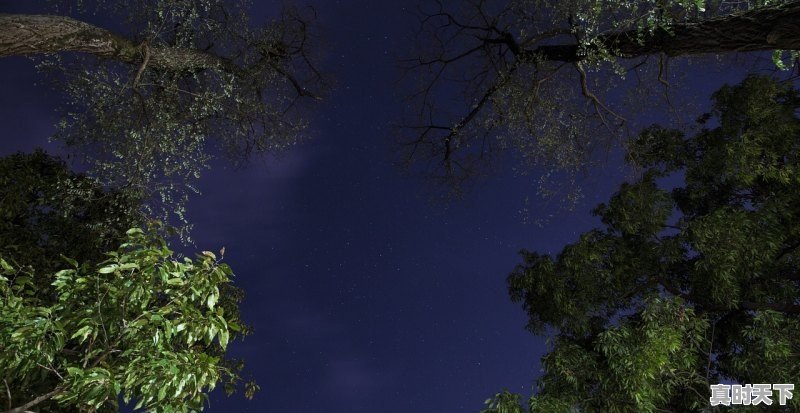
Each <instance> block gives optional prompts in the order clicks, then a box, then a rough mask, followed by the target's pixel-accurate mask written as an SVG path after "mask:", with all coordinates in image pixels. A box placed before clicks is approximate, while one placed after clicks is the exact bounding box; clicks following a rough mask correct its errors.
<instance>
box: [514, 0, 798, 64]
mask: <svg viewBox="0 0 800 413" xmlns="http://www.w3.org/2000/svg"><path fill="white" fill-rule="evenodd" d="M671 29H672V30H671V32H667V31H666V30H663V29H659V30H656V31H655V32H654V33H653V34H650V35H647V34H645V35H644V36H643V38H642V39H641V42H640V41H638V40H637V38H639V32H638V31H625V32H621V33H609V34H606V35H602V36H599V38H598V39H599V41H600V43H602V44H603V45H604V46H605V47H606V48H607V49H608V50H609V51H610V52H611V53H612V54H613V55H614V56H617V57H622V58H629V57H637V56H645V55H650V54H658V53H664V54H666V55H668V56H681V55H697V54H707V53H728V52H752V51H760V50H776V49H782V50H800V1H792V2H789V3H785V4H781V5H777V6H770V7H762V8H758V9H754V10H749V11H747V12H744V13H741V14H736V15H730V16H725V17H719V18H715V19H710V20H706V21H702V22H698V23H686V24H676V25H674V26H672V27H671ZM522 53H523V54H524V55H527V56H537V57H540V58H543V59H545V60H551V61H561V62H578V61H580V60H582V59H583V58H584V57H585V56H582V55H580V54H579V49H578V46H577V45H574V44H571V45H544V46H539V47H537V48H535V49H533V50H526V51H523V52H522Z"/></svg>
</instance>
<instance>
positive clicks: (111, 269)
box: [97, 264, 118, 274]
mask: <svg viewBox="0 0 800 413" xmlns="http://www.w3.org/2000/svg"><path fill="white" fill-rule="evenodd" d="M117 268H118V266H117V264H112V265H109V266H107V267H103V268H100V269H99V270H97V272H99V273H100V274H111V273H112V272H114V271H116V270H117Z"/></svg>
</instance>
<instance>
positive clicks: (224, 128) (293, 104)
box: [0, 0, 323, 218]
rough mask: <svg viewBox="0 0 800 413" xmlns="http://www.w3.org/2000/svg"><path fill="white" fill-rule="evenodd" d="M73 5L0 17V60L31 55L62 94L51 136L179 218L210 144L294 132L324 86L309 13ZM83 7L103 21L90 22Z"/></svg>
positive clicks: (242, 152)
mask: <svg viewBox="0 0 800 413" xmlns="http://www.w3.org/2000/svg"><path fill="white" fill-rule="evenodd" d="M56 4H58V2H56ZM77 4H79V6H77V7H73V6H62V7H56V9H55V11H56V13H58V14H53V15H18V14H0V57H4V56H12V55H30V56H38V57H39V58H40V59H41V60H40V67H41V68H43V69H44V70H47V71H50V72H52V74H53V78H54V79H56V80H57V81H58V82H60V83H59V84H60V88H61V90H62V91H63V93H64V95H65V96H66V99H65V102H64V105H63V108H62V114H63V118H62V120H61V122H60V123H59V124H58V125H57V126H58V127H57V133H56V138H57V139H59V140H60V141H62V142H64V143H66V144H67V145H68V146H70V147H73V148H77V149H79V151H78V153H80V154H81V155H82V156H84V157H85V158H86V159H87V160H89V161H90V164H91V165H93V169H92V174H93V175H94V176H96V177H98V178H101V179H102V181H103V182H104V183H105V184H112V185H115V186H128V187H131V188H133V189H136V190H138V191H140V192H142V193H143V194H145V195H148V196H149V195H151V194H157V195H158V196H156V197H154V199H152V200H150V199H149V198H148V203H147V204H146V205H148V206H151V207H152V206H154V205H155V206H156V208H154V210H155V211H156V212H158V213H161V214H163V213H164V212H169V213H174V214H177V215H178V217H181V218H182V217H183V215H182V214H183V209H182V206H183V203H184V201H185V198H186V196H187V194H188V193H189V192H188V191H190V190H191V188H193V186H192V183H193V182H194V180H195V179H196V178H197V177H199V174H200V172H201V171H202V170H203V169H204V168H206V167H207V166H208V162H209V159H210V158H211V156H212V153H214V152H213V151H212V149H214V148H216V149H222V150H224V151H226V152H227V153H228V154H230V155H232V157H233V159H246V157H247V156H249V155H250V154H252V153H275V152H279V151H282V150H284V149H286V148H289V147H291V146H293V145H295V144H296V143H297V142H299V141H300V140H301V139H302V138H303V136H304V130H305V127H306V122H305V116H304V115H305V113H306V109H308V108H309V107H308V105H307V104H306V103H305V102H306V101H310V100H313V99H318V98H319V96H320V93H321V90H322V89H323V77H322V75H321V73H320V72H319V71H318V70H317V69H316V67H315V66H314V64H313V63H312V62H313V56H312V55H311V54H310V51H309V49H310V45H311V44H312V42H313V36H312V34H311V33H312V31H311V29H310V27H311V26H310V22H311V20H312V19H313V12H308V13H306V12H301V11H298V10H296V9H290V8H287V9H285V10H284V11H283V12H282V13H281V14H280V15H279V16H278V17H277V18H274V19H273V20H272V21H271V22H270V23H268V24H265V25H263V26H260V27H256V26H255V25H253V24H252V23H251V19H250V17H249V15H248V13H247V10H246V9H245V8H244V5H243V3H238V2H236V3H234V2H227V1H223V0H201V1H190V2H184V1H172V0H156V1H149V0H125V1H114V2H110V1H102V0H98V1H92V2H79V3H77ZM92 10H96V14H97V15H99V16H102V17H103V18H104V20H106V21H113V22H114V26H113V29H111V28H103V27H99V26H97V25H94V24H92V23H90V21H91V20H93V17H94V16H93V14H92V13H90V12H89V11H92ZM187 185H188V187H187ZM151 201H152V202H151Z"/></svg>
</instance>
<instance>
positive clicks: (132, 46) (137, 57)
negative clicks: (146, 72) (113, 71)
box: [0, 14, 240, 73]
mask: <svg viewBox="0 0 800 413" xmlns="http://www.w3.org/2000/svg"><path fill="white" fill-rule="evenodd" d="M143 46H146V47H148V52H149V59H148V63H147V64H148V65H149V66H150V67H154V68H160V69H165V70H172V71H192V70H202V69H211V68H218V69H223V70H226V71H229V72H234V73H235V72H238V71H239V70H240V68H239V67H238V66H236V65H235V64H234V63H233V62H231V61H230V60H228V59H225V58H223V57H220V56H217V55H214V54H212V53H209V52H204V51H200V50H190V49H182V48H176V47H166V46H158V45H145V44H143V43H138V44H137V43H136V42H134V41H132V40H131V39H128V38H126V37H124V36H121V35H118V34H116V33H113V32H111V31H109V30H106V29H103V28H101V27H97V26H94V25H91V24H89V23H86V22H82V21H80V20H75V19H73V18H71V17H66V16H51V15H23V14H0V57H6V56H17V55H32V54H42V53H57V52H82V53H89V54H92V55H95V56H98V57H102V58H107V59H114V60H117V61H120V62H124V63H129V64H141V63H142V62H143V56H144V53H143Z"/></svg>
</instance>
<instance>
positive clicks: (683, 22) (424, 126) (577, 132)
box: [400, 0, 800, 190]
mask: <svg viewBox="0 0 800 413" xmlns="http://www.w3.org/2000/svg"><path fill="white" fill-rule="evenodd" d="M420 10H421V14H422V18H421V22H420V27H419V43H420V45H419V47H418V49H417V50H415V51H414V52H413V53H414V56H412V58H410V59H408V60H406V61H405V64H404V65H405V66H406V68H407V69H408V70H409V71H410V73H411V74H413V75H414V79H420V80H419V83H418V84H417V85H416V86H417V89H416V91H415V92H414V93H413V94H411V96H410V99H411V102H412V105H411V107H412V108H413V110H412V111H410V112H409V113H408V114H407V116H406V119H405V120H404V122H403V123H404V125H405V127H406V128H405V133H403V135H402V138H401V142H400V146H401V153H402V154H403V160H404V161H405V162H407V163H408V164H410V165H411V166H412V167H414V166H416V168H418V169H419V170H422V171H424V173H426V174H429V175H431V176H432V177H433V178H434V179H435V180H437V181H440V182H442V183H444V184H446V185H447V186H449V187H451V188H455V189H456V190H458V189H459V186H461V185H462V184H463V183H465V182H467V181H468V180H470V179H471V178H474V177H475V176H477V175H480V174H482V173H484V172H485V171H486V169H487V167H490V166H492V165H494V164H495V163H496V162H497V161H499V160H500V159H503V160H505V159H507V158H501V157H500V156H499V155H500V154H502V153H505V150H506V149H511V150H512V151H513V153H514V154H515V155H516V157H517V159H518V160H519V161H520V162H521V163H522V166H523V168H522V169H523V170H524V169H526V168H529V167H531V166H544V167H549V168H550V172H549V174H551V175H552V176H556V175H557V173H558V172H566V173H567V175H568V176H574V175H575V174H577V173H578V172H580V171H582V170H585V168H586V167H587V166H589V165H591V164H592V155H596V154H597V151H598V150H599V149H606V148H608V147H609V146H610V145H611V144H613V143H617V142H619V141H618V139H619V138H620V137H622V136H626V135H627V134H626V133H624V132H625V130H626V129H625V123H626V120H627V119H629V118H630V117H631V115H630V114H629V113H627V112H629V110H626V109H625V107H624V105H623V104H621V103H620V100H624V99H621V98H622V95H623V90H621V89H620V86H621V85H624V79H625V78H626V77H630V78H634V79H638V83H637V85H636V87H637V88H645V89H646V90H647V91H648V92H646V93H647V94H648V95H656V96H662V95H663V94H664V90H663V89H664V88H666V89H667V90H669V85H670V84H669V79H670V77H669V76H668V68H669V66H670V60H671V59H673V58H676V57H679V56H690V55H693V56H697V55H708V54H729V53H740V52H749V51H772V52H773V57H774V61H775V63H777V64H778V66H779V67H783V68H789V67H792V66H793V65H795V63H796V61H797V59H798V57H800V55H799V54H798V51H800V26H798V22H799V21H800V2H797V1H761V0H756V1H719V0H709V1H702V0H701V1H685V0H667V1H665V0H647V1H601V0H574V1H541V0H511V1H491V0H475V1H471V2H456V3H449V2H446V1H438V0H437V1H432V2H427V3H425V6H423V7H421V8H420ZM458 90H460V91H461V92H462V95H458V97H455V96H456V95H455V93H454V91H458ZM454 97H455V98H454ZM651 103H652V102H646V103H641V102H640V103H638V104H637V105H638V106H639V107H640V108H641V107H642V106H651ZM663 103H664V102H663V101H662V102H661V104H663ZM628 109H630V108H628ZM545 175H548V173H545ZM545 178H546V177H545ZM545 181H546V180H545ZM542 184H543V185H542V188H545V187H546V186H547V185H546V182H544V181H543V182H542Z"/></svg>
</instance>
